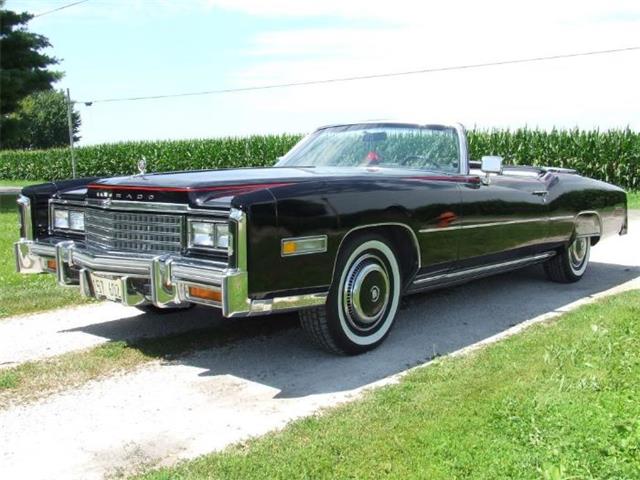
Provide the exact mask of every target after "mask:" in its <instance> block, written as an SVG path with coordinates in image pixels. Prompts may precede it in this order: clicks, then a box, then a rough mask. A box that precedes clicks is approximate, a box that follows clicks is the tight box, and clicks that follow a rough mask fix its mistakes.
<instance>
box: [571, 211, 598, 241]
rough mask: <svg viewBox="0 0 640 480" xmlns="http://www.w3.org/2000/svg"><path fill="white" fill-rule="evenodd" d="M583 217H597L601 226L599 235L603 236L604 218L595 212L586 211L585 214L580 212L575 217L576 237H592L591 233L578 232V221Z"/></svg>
mask: <svg viewBox="0 0 640 480" xmlns="http://www.w3.org/2000/svg"><path fill="white" fill-rule="evenodd" d="M581 216H595V217H596V218H597V219H598V226H599V229H600V232H599V234H600V236H602V232H603V231H604V226H603V224H602V218H601V217H600V214H599V213H598V212H596V211H595V210H585V211H583V212H579V213H578V214H577V215H576V216H575V217H574V222H575V226H576V231H575V235H576V236H590V235H591V232H587V233H584V232H579V231H578V230H579V225H578V221H579V218H580V217H581Z"/></svg>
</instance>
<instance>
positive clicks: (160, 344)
mask: <svg viewBox="0 0 640 480" xmlns="http://www.w3.org/2000/svg"><path fill="white" fill-rule="evenodd" d="M158 321H160V320H158ZM294 326H297V317H296V316H295V315H286V316H282V317H280V318H277V319H274V318H271V319H270V318H265V317H262V318H260V317H257V318H246V319H238V320H236V321H234V322H228V323H224V324H223V325H222V326H218V327H215V328H208V329H200V330H193V331H189V332H185V333H180V334H175V335H170V336H167V337H162V338H146V339H141V340H138V341H134V342H125V341H113V342H108V343H105V344H102V345H99V346H97V347H93V348H90V349H87V350H82V351H77V352H69V353H65V354H62V355H58V356H55V357H51V358H49V359H46V360H38V361H32V362H25V363H21V364H20V365H17V366H15V367H11V368H5V369H0V409H3V408H7V407H8V406H10V405H14V404H19V403H24V402H27V401H32V400H36V399H41V398H44V397H47V396H49V395H51V394H53V393H55V392H59V391H62V390H68V389H70V388H75V387H79V386H81V385H83V384H84V383H86V382H88V381H90V380H96V379H99V378H104V377H107V376H109V375H113V374H114V373H116V372H128V371H131V370H133V369H135V368H136V367H139V366H141V365H144V364H147V363H149V362H151V361H154V360H158V359H160V360H175V359H176V358H177V357H178V356H181V355H185V354H187V353H189V352H193V351H196V350H202V349H206V348H213V347H219V346H221V345H228V344H229V343H230V342H233V341H236V340H238V339H240V338H249V337H256V336H261V335H268V334H273V333H274V332H277V331H280V330H284V329H288V328H292V327H294Z"/></svg>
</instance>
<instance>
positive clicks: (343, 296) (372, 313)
mask: <svg viewBox="0 0 640 480" xmlns="http://www.w3.org/2000/svg"><path fill="white" fill-rule="evenodd" d="M401 285H402V282H401V274H400V267H399V264H398V260H397V258H396V254H395V253H394V250H393V247H392V244H391V243H390V242H389V241H388V240H387V239H386V238H385V237H383V236H381V235H375V234H366V235H359V236H357V237H354V238H353V239H351V240H349V241H348V243H347V244H346V245H344V246H343V248H342V249H341V251H340V254H339V256H338V261H337V264H336V270H335V275H334V281H333V284H332V286H331V289H330V291H329V296H328V297H327V303H326V304H325V306H324V307H318V308H314V309H309V310H302V311H301V312H300V322H301V324H302V327H303V329H304V330H305V331H306V332H307V334H308V335H309V336H310V337H311V338H312V340H314V341H315V343H317V344H318V345H319V346H321V347H322V348H324V349H325V350H328V351H330V352H333V353H341V354H348V355H356V354H359V353H363V352H366V351H368V350H371V349H373V348H375V347H377V346H378V345H380V343H382V341H383V340H384V339H385V337H386V336H387V334H388V333H389V331H390V330H391V326H392V325H393V321H394V319H395V316H396V312H397V311H398V304H399V301H400V288H401Z"/></svg>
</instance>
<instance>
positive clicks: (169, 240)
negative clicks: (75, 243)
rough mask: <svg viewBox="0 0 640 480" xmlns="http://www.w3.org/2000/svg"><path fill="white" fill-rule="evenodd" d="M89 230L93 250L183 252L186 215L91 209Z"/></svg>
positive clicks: (89, 243)
mask: <svg viewBox="0 0 640 480" xmlns="http://www.w3.org/2000/svg"><path fill="white" fill-rule="evenodd" d="M85 229H86V241H87V246H88V247H89V248H98V249H102V250H109V251H127V252H140V253H179V252H180V251H181V250H182V235H183V217H182V215H170V214H160V213H149V212H145V213H140V212H120V211H113V210H101V209H96V208H87V210H86V213H85Z"/></svg>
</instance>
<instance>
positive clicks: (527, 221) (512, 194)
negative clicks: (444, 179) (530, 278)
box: [456, 172, 548, 269]
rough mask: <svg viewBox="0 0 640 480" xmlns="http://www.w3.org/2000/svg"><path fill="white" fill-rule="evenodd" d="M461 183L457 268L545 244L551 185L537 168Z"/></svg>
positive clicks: (513, 256) (508, 257) (505, 257)
mask: <svg viewBox="0 0 640 480" xmlns="http://www.w3.org/2000/svg"><path fill="white" fill-rule="evenodd" d="M478 179H479V181H477V182H475V183H472V182H467V183H465V184H461V196H462V204H461V212H460V223H459V225H460V229H461V230H460V242H459V250H458V263H457V265H456V268H457V269H465V268H473V267H476V266H481V265H487V264H494V263H500V262H503V261H510V260H513V259H516V258H520V257H524V256H527V255H531V254H534V253H536V252H538V251H539V250H540V249H542V248H543V244H544V243H545V240H546V238H547V235H548V211H547V205H546V198H545V197H546V195H547V191H546V186H545V184H544V182H542V181H541V180H540V178H539V175H538V174H537V173H536V172H521V173H515V172H514V173H513V174H508V173H507V174H501V175H491V176H490V177H484V175H482V176H480V175H478Z"/></svg>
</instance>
